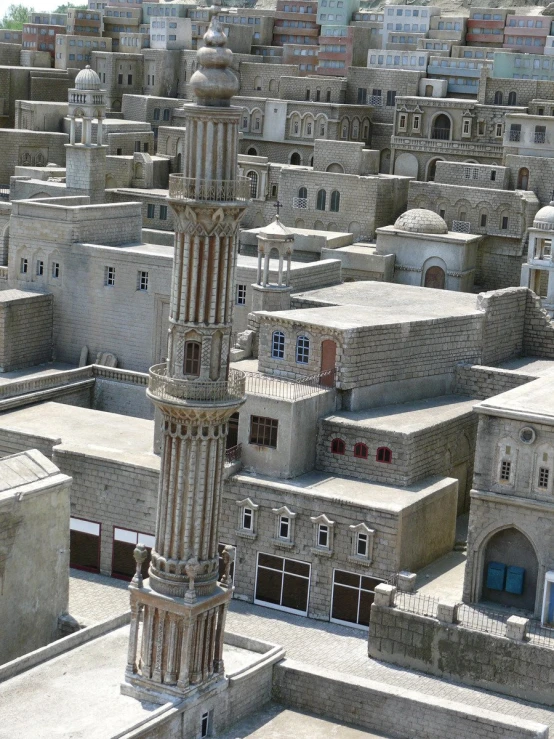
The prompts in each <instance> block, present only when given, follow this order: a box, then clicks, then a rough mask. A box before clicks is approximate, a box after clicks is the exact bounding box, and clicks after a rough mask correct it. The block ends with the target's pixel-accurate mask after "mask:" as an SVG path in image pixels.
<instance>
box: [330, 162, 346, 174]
mask: <svg viewBox="0 0 554 739" xmlns="http://www.w3.org/2000/svg"><path fill="white" fill-rule="evenodd" d="M326 171H327V172H334V173H335V174H344V167H343V166H342V164H339V163H338V162H333V164H330V165H329V166H328V167H327V170H326Z"/></svg>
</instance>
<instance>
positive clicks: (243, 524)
mask: <svg viewBox="0 0 554 739" xmlns="http://www.w3.org/2000/svg"><path fill="white" fill-rule="evenodd" d="M236 503H237V506H238V513H239V515H238V528H237V532H236V533H237V535H238V536H242V537H243V538H245V539H255V538H256V528H257V523H258V509H259V507H260V506H259V505H257V504H256V503H254V501H253V500H252V499H251V498H244V499H243V500H237V501H236Z"/></svg>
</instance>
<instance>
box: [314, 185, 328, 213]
mask: <svg viewBox="0 0 554 739" xmlns="http://www.w3.org/2000/svg"><path fill="white" fill-rule="evenodd" d="M326 200H327V192H326V191H325V190H319V191H318V193H317V201H316V205H315V207H316V210H325V201H326Z"/></svg>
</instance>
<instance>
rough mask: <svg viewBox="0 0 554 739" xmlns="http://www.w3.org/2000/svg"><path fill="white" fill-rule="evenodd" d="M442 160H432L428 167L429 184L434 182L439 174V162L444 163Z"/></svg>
mask: <svg viewBox="0 0 554 739" xmlns="http://www.w3.org/2000/svg"><path fill="white" fill-rule="evenodd" d="M442 161H443V160H442V159H432V160H431V161H430V162H429V164H428V165H427V182H434V181H435V176H436V174H437V162H442Z"/></svg>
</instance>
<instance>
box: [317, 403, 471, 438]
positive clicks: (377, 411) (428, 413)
mask: <svg viewBox="0 0 554 739" xmlns="http://www.w3.org/2000/svg"><path fill="white" fill-rule="evenodd" d="M475 404H476V401H475V400H471V399H470V398H466V397H463V396H461V395H443V396H441V397H438V398H428V399H426V400H417V401H413V402H411V403H401V404H400V405H387V406H383V407H381V408H371V409H368V410H361V411H343V412H342V413H332V414H331V415H329V416H326V417H325V419H324V420H326V421H333V422H336V423H340V424H341V425H343V426H351V427H354V428H366V429H378V430H380V431H387V432H392V433H396V434H404V435H408V434H414V433H417V432H418V431H423V430H425V429H428V428H430V427H432V426H436V425H438V424H440V423H444V422H445V421H450V420H452V419H455V418H459V417H460V416H462V415H465V414H467V413H471V412H472V410H473V408H474V406H475Z"/></svg>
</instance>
